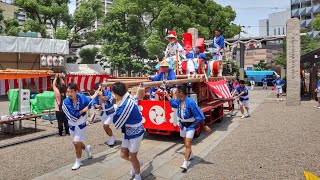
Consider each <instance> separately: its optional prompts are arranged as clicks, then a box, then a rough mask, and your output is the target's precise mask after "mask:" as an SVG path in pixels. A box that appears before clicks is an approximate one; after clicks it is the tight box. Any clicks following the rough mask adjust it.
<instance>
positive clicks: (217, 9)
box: [101, 0, 240, 72]
mask: <svg viewBox="0 0 320 180" xmlns="http://www.w3.org/2000/svg"><path fill="white" fill-rule="evenodd" d="M141 4H143V6H141ZM235 17H236V13H235V11H233V10H232V8H231V7H230V6H227V7H222V6H220V5H218V4H216V3H215V2H213V1H206V0H192V1H190V0H171V1H169V0H114V1H113V7H112V9H110V10H109V12H108V14H107V17H106V18H105V21H104V23H105V25H104V27H103V30H101V36H102V39H103V41H104V42H105V45H104V48H103V52H104V53H105V55H106V56H108V57H109V62H110V64H111V66H112V67H113V68H115V67H125V68H126V69H127V70H128V71H129V72H130V71H131V70H132V68H134V67H133V64H132V62H133V61H132V58H131V57H132V56H137V57H138V58H145V57H146V58H152V59H155V58H162V57H163V56H164V54H163V51H164V50H165V48H166V45H167V43H168V42H167V41H166V40H165V36H166V35H167V32H168V30H171V29H173V30H175V31H176V32H177V34H178V37H179V39H180V40H181V39H182V34H183V33H184V32H186V31H187V29H188V28H191V27H195V28H197V29H198V30H199V35H200V37H204V38H206V39H209V38H211V37H212V30H213V29H215V28H219V29H221V30H222V31H224V32H225V33H224V36H225V37H226V38H228V37H233V36H234V35H235V34H239V32H240V27H239V26H236V25H234V24H232V23H231V22H232V21H233V20H234V19H235Z"/></svg>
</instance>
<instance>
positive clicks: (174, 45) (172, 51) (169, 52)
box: [165, 31, 186, 69]
mask: <svg viewBox="0 0 320 180" xmlns="http://www.w3.org/2000/svg"><path fill="white" fill-rule="evenodd" d="M166 40H168V41H169V44H168V46H167V49H166V51H165V58H167V59H168V62H169V63H170V64H169V66H170V69H174V60H175V59H176V54H177V51H178V53H179V56H180V57H181V58H183V59H186V52H185V51H184V49H183V47H182V46H181V44H180V43H179V42H178V38H177V35H176V32H175V31H170V32H169V35H168V36H167V37H166Z"/></svg>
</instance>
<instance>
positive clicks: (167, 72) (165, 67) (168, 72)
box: [149, 61, 177, 100]
mask: <svg viewBox="0 0 320 180" xmlns="http://www.w3.org/2000/svg"><path fill="white" fill-rule="evenodd" d="M160 66H161V69H162V72H160V73H159V74H157V75H155V76H153V77H149V79H150V80H152V81H167V80H175V79H177V76H176V73H175V72H174V70H172V69H170V68H169V63H168V62H167V61H162V62H161V64H160ZM165 89H166V91H168V92H170V91H172V92H173V94H175V91H176V87H175V86H173V87H166V88H165ZM159 95H161V96H164V92H163V90H161V89H160V88H157V87H151V88H150V96H151V99H155V100H159Z"/></svg>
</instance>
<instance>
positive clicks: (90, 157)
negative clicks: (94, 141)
mask: <svg viewBox="0 0 320 180" xmlns="http://www.w3.org/2000/svg"><path fill="white" fill-rule="evenodd" d="M85 151H86V152H87V157H88V159H92V153H91V146H90V145H88V146H86V148H85Z"/></svg>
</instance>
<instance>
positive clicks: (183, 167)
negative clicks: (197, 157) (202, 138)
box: [180, 160, 191, 170]
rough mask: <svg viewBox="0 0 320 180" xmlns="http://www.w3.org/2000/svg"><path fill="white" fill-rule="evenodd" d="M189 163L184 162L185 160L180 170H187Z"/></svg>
mask: <svg viewBox="0 0 320 180" xmlns="http://www.w3.org/2000/svg"><path fill="white" fill-rule="evenodd" d="M190 163H191V162H190V161H186V160H184V161H183V164H182V166H181V167H180V168H181V169H184V170H187V169H188V166H189V165H190Z"/></svg>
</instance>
